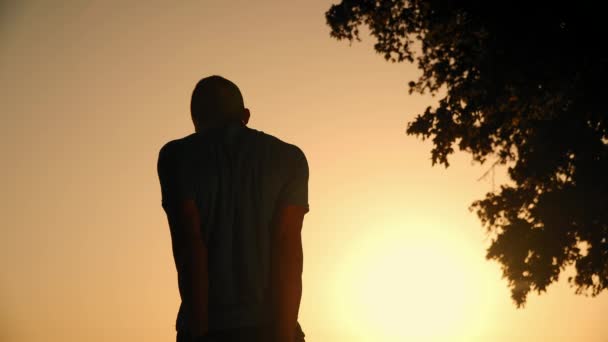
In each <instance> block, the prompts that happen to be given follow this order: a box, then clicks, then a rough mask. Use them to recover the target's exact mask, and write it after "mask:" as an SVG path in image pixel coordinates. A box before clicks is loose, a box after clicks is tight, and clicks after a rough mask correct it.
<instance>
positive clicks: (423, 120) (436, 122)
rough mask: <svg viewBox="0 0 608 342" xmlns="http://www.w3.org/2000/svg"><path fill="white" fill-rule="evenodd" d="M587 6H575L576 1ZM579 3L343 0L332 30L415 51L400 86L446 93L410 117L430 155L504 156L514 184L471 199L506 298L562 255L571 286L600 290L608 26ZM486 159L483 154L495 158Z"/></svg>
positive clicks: (606, 273)
mask: <svg viewBox="0 0 608 342" xmlns="http://www.w3.org/2000/svg"><path fill="white" fill-rule="evenodd" d="M584 6H587V7H584ZM601 13H602V11H601V10H600V9H599V8H596V6H594V5H593V4H591V3H588V4H587V5H582V4H579V3H572V2H564V4H563V5H562V4H561V2H552V3H538V5H537V7H535V6H532V5H531V4H530V3H529V2H518V1H515V2H492V1H490V2H489V1H436V0H431V1H420V0H412V1H398V0H376V1H374V0H343V1H342V2H341V3H339V4H336V5H333V6H331V8H330V9H329V10H328V12H327V13H326V19H327V23H328V25H329V26H330V27H331V36H332V37H334V38H336V39H338V40H341V39H346V40H349V41H353V40H359V39H360V37H359V28H360V27H362V26H366V27H368V28H369V30H370V33H371V35H372V37H374V38H375V40H376V43H375V50H376V51H377V52H378V53H380V54H382V55H383V56H384V58H385V59H387V60H389V61H392V62H404V61H407V62H416V63H417V65H418V67H419V69H420V70H421V71H422V74H421V76H420V77H419V78H418V79H417V80H414V81H411V82H409V92H410V94H411V93H413V92H417V93H425V92H427V91H428V92H430V93H432V94H438V93H442V94H444V93H445V96H443V97H442V98H441V99H440V100H439V101H438V105H437V106H436V107H428V108H427V109H426V110H425V111H424V113H421V114H419V115H417V117H416V118H415V120H414V121H412V122H410V123H409V124H408V128H407V133H408V134H410V135H415V136H418V137H421V138H422V139H432V142H433V149H432V151H431V155H432V163H433V165H435V164H437V163H438V164H443V165H444V166H445V167H448V166H449V162H448V156H449V155H450V154H451V153H453V152H454V149H455V148H458V149H459V150H460V151H465V152H468V153H470V154H471V155H472V158H473V159H474V160H475V161H477V162H479V163H485V162H487V161H488V160H491V161H492V162H493V163H498V164H506V165H508V166H509V167H508V172H509V176H510V178H511V180H512V181H513V182H512V183H513V185H510V186H507V185H502V186H501V187H500V189H498V190H497V191H493V192H490V193H488V194H487V195H486V197H485V198H484V199H482V200H478V201H476V202H474V203H473V204H472V207H471V208H472V209H474V210H475V211H476V212H477V214H478V216H479V218H480V220H481V222H482V223H483V225H484V226H485V227H486V228H487V229H488V231H489V232H490V233H491V235H492V237H493V239H492V242H491V245H490V247H489V248H488V250H487V258H488V259H490V260H496V261H498V262H499V263H500V264H501V267H502V270H503V276H504V277H505V278H506V280H507V281H508V284H509V287H510V289H511V292H512V298H513V300H514V302H515V304H516V305H517V306H518V307H521V306H523V305H524V304H525V302H526V298H527V295H528V293H529V292H530V291H531V290H534V291H537V292H538V293H541V292H543V291H546V288H547V286H548V285H550V284H551V283H552V282H554V281H556V280H558V277H559V275H560V272H561V271H563V270H564V269H565V268H566V266H568V265H574V266H575V270H576V276H575V277H572V278H570V279H569V282H570V283H571V284H572V285H573V286H574V287H575V288H576V293H578V294H591V295H592V296H595V295H597V294H599V293H600V292H602V291H603V290H605V289H607V288H608V110H607V109H606V108H607V107H606V105H605V101H604V98H605V97H606V96H607V91H608V87H607V86H606V82H607V81H608V57H607V55H606V54H605V53H603V52H602V49H603V41H604V40H605V37H606V36H607V33H608V32H607V31H608V26H606V25H604V24H603V22H604V21H603V20H602V18H601V17H600V15H601ZM493 165H494V164H493Z"/></svg>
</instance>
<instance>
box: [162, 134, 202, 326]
mask: <svg viewBox="0 0 608 342" xmlns="http://www.w3.org/2000/svg"><path fill="white" fill-rule="evenodd" d="M177 147H178V146H176V145H175V144H171V143H169V144H167V145H165V146H164V147H163V148H162V149H161V151H160V153H159V157H158V165H157V171H158V177H159V180H160V184H161V192H162V206H163V208H164V210H165V213H166V214H167V219H168V223H169V228H170V231H171V244H172V248H173V256H174V259H175V265H176V268H177V272H178V275H179V277H180V279H181V282H180V296H181V298H182V302H183V303H184V309H185V313H186V315H187V321H188V323H189V324H188V327H187V328H188V330H189V331H188V332H189V334H190V335H192V336H203V335H205V334H206V333H207V331H208V292H209V291H208V288H209V279H208V262H207V260H208V259H207V258H208V255H207V246H206V245H205V242H204V240H203V237H202V234H201V218H200V213H199V211H198V207H197V205H196V202H195V200H194V193H193V191H192V179H191V176H190V174H191V171H190V170H189V165H187V163H185V162H184V159H183V158H185V157H187V156H184V155H181V154H180V153H179V152H180V150H179V149H177Z"/></svg>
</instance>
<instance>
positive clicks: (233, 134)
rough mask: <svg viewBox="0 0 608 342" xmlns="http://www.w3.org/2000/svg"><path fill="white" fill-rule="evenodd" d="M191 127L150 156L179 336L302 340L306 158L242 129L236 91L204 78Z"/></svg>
mask: <svg viewBox="0 0 608 342" xmlns="http://www.w3.org/2000/svg"><path fill="white" fill-rule="evenodd" d="M190 111H191V116H192V121H193V123H194V129H195V133H192V134H190V135H188V136H186V137H183V138H181V139H176V140H172V141H170V142H168V143H167V144H165V145H164V146H163V147H162V148H161V150H160V152H159V156H158V165H157V171H158V176H159V180H160V184H161V193H162V207H163V209H164V210H165V213H166V214H167V219H168V221H169V227H170V231H171V243H172V248H173V257H174V259H175V265H176V268H177V274H178V285H179V292H180V296H181V305H180V309H179V312H178V316H177V321H176V330H177V341H178V342H191V341H217V342H233V341H234V342H237V341H259V342H294V341H304V333H303V332H302V330H301V328H300V325H299V323H298V322H297V317H298V310H299V305H300V298H301V294H302V277H301V276H302V263H303V253H302V239H301V229H302V223H303V220H304V215H305V214H306V213H307V212H308V164H307V161H306V157H305V155H304V153H303V152H302V151H301V150H300V149H299V148H298V147H296V146H294V145H291V144H288V143H285V142H283V141H281V140H279V139H277V138H275V137H273V136H272V135H269V134H266V133H264V132H261V131H257V130H255V129H251V128H249V127H247V126H246V125H247V123H248V121H249V117H250V113H249V110H248V109H247V108H245V106H244V103H243V97H242V95H241V92H240V90H239V88H238V87H237V86H236V85H235V84H234V83H232V82H231V81H229V80H227V79H225V78H223V77H220V76H211V77H207V78H203V79H202V80H200V81H199V82H198V84H197V85H196V87H195V89H194V91H193V93H192V99H191V106H190Z"/></svg>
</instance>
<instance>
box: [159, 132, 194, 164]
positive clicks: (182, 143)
mask: <svg viewBox="0 0 608 342" xmlns="http://www.w3.org/2000/svg"><path fill="white" fill-rule="evenodd" d="M194 139H195V134H194V133H193V134H190V135H187V136H184V137H182V138H177V139H173V140H169V141H168V142H166V143H165V144H164V145H163V146H162V147H161V148H160V150H159V152H158V167H168V166H167V165H168V164H174V163H176V162H177V161H178V160H181V158H183V157H185V153H186V151H187V150H188V146H191V145H192V143H193V141H194Z"/></svg>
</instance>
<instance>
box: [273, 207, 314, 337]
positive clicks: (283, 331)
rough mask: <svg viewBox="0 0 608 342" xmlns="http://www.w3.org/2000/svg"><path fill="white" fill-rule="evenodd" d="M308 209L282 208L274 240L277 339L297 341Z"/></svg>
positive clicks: (274, 304)
mask: <svg viewBox="0 0 608 342" xmlns="http://www.w3.org/2000/svg"><path fill="white" fill-rule="evenodd" d="M307 211H308V208H306V207H302V206H297V205H287V206H284V207H282V208H280V209H279V210H278V213H277V220H276V227H275V229H274V234H273V243H272V259H271V260H272V267H271V269H272V271H271V287H272V289H273V291H272V294H273V298H272V299H273V301H272V302H273V305H272V312H273V317H272V318H273V322H274V324H275V325H274V331H273V334H274V339H273V342H293V341H294V340H295V332H296V327H297V320H298V311H299V308H300V299H301V297H302V270H303V261H304V260H303V259H304V257H303V251H302V234H301V233H302V225H303V221H304V214H306V212H307Z"/></svg>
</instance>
